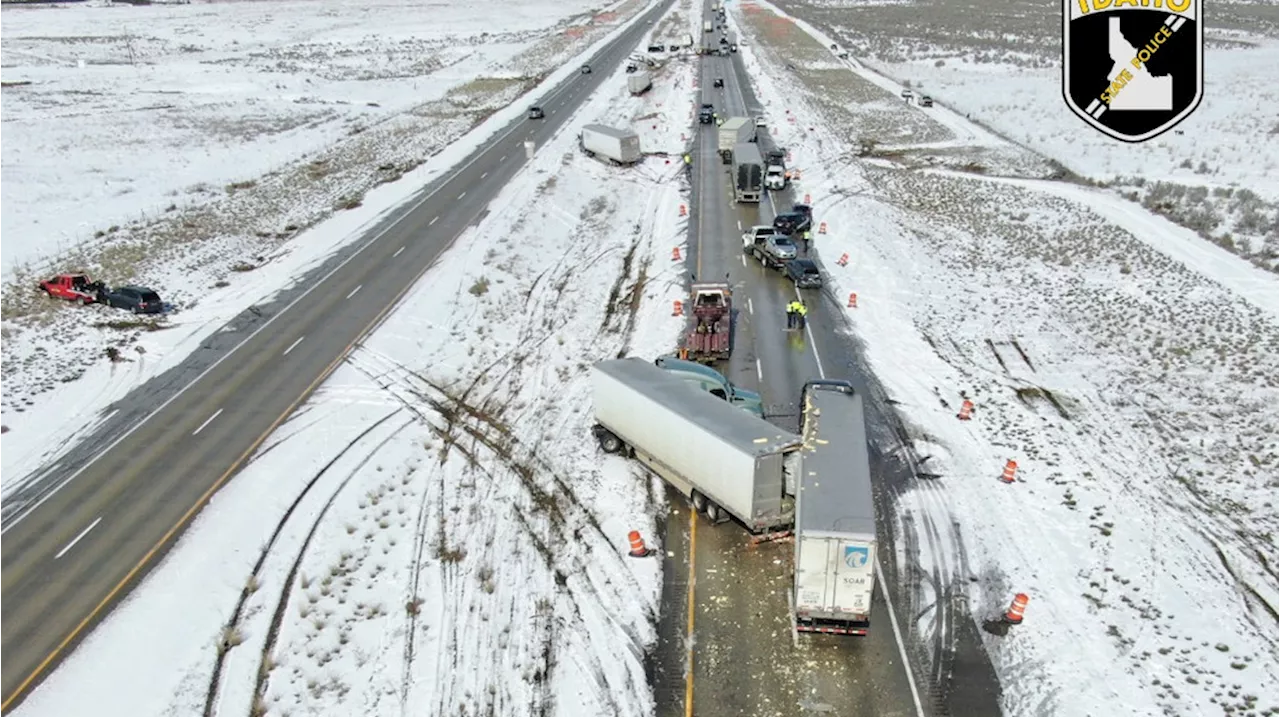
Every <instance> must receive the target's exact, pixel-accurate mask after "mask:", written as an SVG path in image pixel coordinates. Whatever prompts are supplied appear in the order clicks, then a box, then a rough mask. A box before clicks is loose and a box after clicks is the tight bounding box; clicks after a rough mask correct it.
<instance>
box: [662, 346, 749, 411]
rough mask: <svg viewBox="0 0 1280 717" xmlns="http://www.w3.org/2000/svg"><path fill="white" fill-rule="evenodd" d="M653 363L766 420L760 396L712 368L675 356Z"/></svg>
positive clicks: (664, 357) (663, 357)
mask: <svg viewBox="0 0 1280 717" xmlns="http://www.w3.org/2000/svg"><path fill="white" fill-rule="evenodd" d="M653 363H654V365H655V366H657V367H658V368H660V369H664V370H667V371H670V372H672V373H674V374H676V375H678V376H680V378H683V379H684V380H686V381H688V382H689V383H692V384H693V385H695V386H697V387H699V388H701V389H702V390H704V391H707V392H709V393H710V394H711V395H713V396H717V397H719V398H723V399H724V400H726V401H728V402H729V403H732V404H733V405H735V406H737V407H738V408H741V409H742V410H744V411H747V412H750V413H753V414H755V415H756V416H759V417H760V418H764V401H762V400H761V399H760V394H758V393H756V392H755V391H748V390H747V389H745V388H739V387H738V386H735V385H733V384H732V383H730V382H729V379H727V378H725V377H724V375H723V374H721V373H720V372H719V371H717V370H715V369H713V368H711V367H710V366H704V365H702V364H700V363H697V362H695V361H684V360H682V359H678V358H675V357H673V356H661V357H659V358H657V359H655V360H654V362H653Z"/></svg>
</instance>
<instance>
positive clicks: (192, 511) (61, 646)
mask: <svg viewBox="0 0 1280 717" xmlns="http://www.w3.org/2000/svg"><path fill="white" fill-rule="evenodd" d="M431 266H432V265H431V264H428V265H427V266H426V267H423V269H422V271H420V272H418V275H417V276H415V277H414V279H413V281H411V282H409V284H408V285H406V286H405V287H404V288H403V289H401V290H400V293H398V294H396V297H395V298H394V299H392V301H391V303H389V304H387V305H386V306H385V307H383V309H382V311H380V312H378V315H377V316H375V317H374V318H373V320H372V321H370V322H369V323H368V324H366V325H365V327H364V328H363V329H361V331H360V333H359V334H357V335H356V338H355V339H353V340H352V341H351V343H349V344H347V346H346V348H345V349H343V350H342V353H341V354H339V355H338V357H337V358H336V359H334V360H333V361H332V362H331V363H330V364H329V365H328V366H326V367H325V369H324V370H323V371H321V372H320V375H318V376H316V378H315V380H314V381H312V382H311V383H310V384H309V385H308V386H307V387H306V388H305V389H303V391H302V393H301V394H299V395H298V397H297V398H296V399H294V401H293V403H290V404H289V407H288V408H286V409H285V411H284V413H281V414H280V415H279V416H278V417H277V418H276V419H275V420H274V421H272V422H271V425H270V426H269V427H268V428H267V430H266V431H263V433H262V435H260V436H258V438H257V439H255V440H254V442H253V444H252V445H250V446H249V447H248V448H247V449H246V450H245V452H244V453H241V454H240V457H239V458H237V459H236V460H235V462H234V463H232V464H231V467H230V468H228V469H227V470H226V472H225V473H223V474H222V475H221V476H219V477H218V480H216V481H214V483H213V485H211V486H209V489H208V490H206V491H205V492H204V494H203V495H201V496H200V497H199V498H198V499H197V500H196V502H195V504H194V505H192V506H191V507H190V508H188V509H187V512H186V513H183V514H182V517H181V518H179V519H178V522H177V523H174V525H173V527H172V528H169V531H168V532H167V533H165V534H164V536H163V537H162V538H160V540H159V541H158V542H156V544H155V545H153V546H152V547H151V549H150V550H148V551H147V553H146V555H143V556H142V559H141V560H139V561H138V564H137V565H134V566H133V568H132V569H130V570H129V572H128V574H126V575H125V576H124V577H123V578H122V579H121V580H120V582H118V583H116V586H115V587H113V588H111V592H109V593H107V596H106V597H104V598H102V601H101V602H99V603H98V604H97V605H96V606H95V607H94V608H93V610H91V611H90V612H89V614H88V615H87V616H85V618H84V619H83V620H81V621H80V624H78V625H76V626H75V628H74V629H72V630H71V632H70V633H69V634H68V635H67V636H66V637H64V638H63V639H62V642H60V643H58V646H57V647H55V648H53V650H52V651H51V652H50V653H49V654H48V655H47V656H46V657H45V658H44V660H42V661H41V662H40V664H39V665H36V668H35V669H34V670H32V671H31V674H30V675H27V677H26V679H24V680H23V681H22V684H20V685H18V686H17V687H16V688H15V689H14V691H13V692H12V693H11V694H10V695H9V696H8V697H6V698H5V700H4V702H3V703H0V711H4V710H8V709H9V706H10V705H11V704H13V702H14V701H15V700H17V699H18V698H19V697H21V696H22V694H23V693H24V692H26V691H27V688H29V687H31V684H32V683H33V682H35V681H36V679H38V678H39V677H40V675H41V674H42V673H44V671H45V670H46V669H48V667H49V665H50V664H52V663H53V661H54V660H55V659H57V658H58V655H60V654H62V651H63V650H65V649H67V646H68V645H70V644H71V643H72V642H73V641H75V639H76V638H77V637H79V636H80V633H82V632H84V630H85V628H86V627H88V626H89V624H90V623H91V622H93V621H94V620H95V619H97V617H98V615H100V614H101V613H102V611H103V610H105V609H106V607H107V605H109V604H111V603H112V602H113V601H114V600H115V599H116V598H117V597H118V596H119V595H120V593H121V592H122V591H123V590H124V588H125V586H126V585H128V584H129V583H130V582H131V581H132V580H133V579H134V578H135V577H137V576H138V573H140V572H142V570H143V569H144V568H146V566H147V564H148V563H150V562H151V560H152V559H154V558H155V556H156V554H158V553H159V552H160V551H161V549H163V548H164V546H165V544H166V543H168V542H169V541H170V540H172V539H173V537H174V536H175V535H177V534H178V532H179V531H180V530H182V529H183V528H184V527H185V526H186V524H187V523H188V522H190V521H191V519H192V518H194V517H195V515H196V513H198V512H200V510H201V509H202V508H203V507H204V505H205V503H207V502H208V501H209V499H210V498H212V497H213V494H214V493H216V492H217V491H218V490H219V489H220V488H222V486H223V484H225V483H226V482H227V480H228V479H230V478H231V476H232V474H234V473H235V472H236V471H238V470H240V467H241V465H242V464H243V463H244V462H245V460H247V459H248V458H249V456H250V455H252V454H253V452H254V451H256V450H258V448H259V447H260V446H261V445H262V443H263V442H264V441H266V440H267V438H268V437H269V436H270V435H271V434H272V433H273V432H275V430H276V429H277V428H279V427H280V424H281V423H283V422H284V421H285V419H286V418H288V417H289V415H290V414H292V413H293V412H294V411H295V410H296V409H297V407H298V404H300V403H302V402H303V401H304V400H305V399H306V398H307V396H309V395H311V393H312V392H313V391H315V389H316V387H317V386H319V385H320V384H321V383H323V382H324V380H325V379H326V378H328V377H329V374H331V373H333V371H334V370H335V369H336V368H337V367H338V365H339V364H340V363H342V361H343V360H344V359H346V357H347V354H349V353H350V352H351V350H352V349H353V348H355V345H356V344H357V343H359V342H360V341H361V340H362V339H363V338H364V337H365V336H366V335H368V333H369V331H370V330H371V329H372V328H373V327H374V326H376V325H377V324H378V323H379V322H380V321H382V320H383V318H385V317H386V315H387V314H388V313H390V312H391V309H392V308H393V307H395V306H396V304H399V303H400V300H401V299H403V298H404V295H405V294H407V293H408V292H409V289H411V288H413V287H414V285H416V284H417V283H418V280H419V279H421V278H422V276H423V275H424V274H426V273H427V270H428V269H430V268H431Z"/></svg>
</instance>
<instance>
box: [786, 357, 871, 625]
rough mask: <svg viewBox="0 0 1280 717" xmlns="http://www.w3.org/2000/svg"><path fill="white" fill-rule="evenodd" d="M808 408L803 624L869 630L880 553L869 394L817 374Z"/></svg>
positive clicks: (799, 594)
mask: <svg viewBox="0 0 1280 717" xmlns="http://www.w3.org/2000/svg"><path fill="white" fill-rule="evenodd" d="M801 407H802V410H803V412H804V413H803V414H802V415H803V418H802V421H801V429H802V433H803V435H804V451H803V453H802V454H801V455H802V456H803V457H802V459H801V468H800V485H799V489H798V490H797V492H796V529H795V550H796V553H795V611H796V613H795V619H796V630H797V631H798V632H823V633H833V634H838V635H866V634H867V629H868V628H869V627H870V626H871V598H872V593H873V591H874V589H875V582H876V573H875V564H876V559H877V556H876V514H875V503H874V502H873V498H872V493H871V463H870V460H869V458H868V448H867V428H866V419H865V417H864V415H863V407H862V396H860V395H858V393H857V392H856V391H854V389H853V386H852V384H850V383H849V382H847V381H827V380H814V381H810V382H808V383H806V384H805V386H804V391H803V393H802V395H801Z"/></svg>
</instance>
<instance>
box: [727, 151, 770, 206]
mask: <svg viewBox="0 0 1280 717" xmlns="http://www.w3.org/2000/svg"><path fill="white" fill-rule="evenodd" d="M763 191H764V160H763V159H762V158H761V157H760V149H759V148H758V147H756V145H755V143H753V142H745V143H743V144H739V145H736V146H735V147H734V148H733V196H734V199H735V200H737V201H739V202H759V201H760V194H761V193H762V192H763Z"/></svg>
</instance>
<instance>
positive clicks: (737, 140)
mask: <svg viewBox="0 0 1280 717" xmlns="http://www.w3.org/2000/svg"><path fill="white" fill-rule="evenodd" d="M755 138H756V123H755V120H753V119H751V118H750V117H730V118H729V119H727V120H725V121H724V124H722V125H720V131H719V141H718V142H717V147H718V148H719V150H720V159H721V161H723V162H724V163H725V164H731V163H733V148H734V145H739V144H743V143H744V142H753V141H755Z"/></svg>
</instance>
